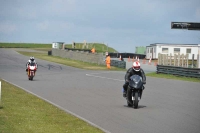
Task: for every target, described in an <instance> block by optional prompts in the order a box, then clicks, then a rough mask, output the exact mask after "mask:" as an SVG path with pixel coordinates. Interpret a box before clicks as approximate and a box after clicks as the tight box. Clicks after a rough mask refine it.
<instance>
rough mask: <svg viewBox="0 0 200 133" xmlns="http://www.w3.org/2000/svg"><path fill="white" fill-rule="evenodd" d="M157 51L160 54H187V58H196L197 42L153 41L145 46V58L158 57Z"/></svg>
mask: <svg viewBox="0 0 200 133" xmlns="http://www.w3.org/2000/svg"><path fill="white" fill-rule="evenodd" d="M158 53H161V54H168V55H170V54H172V56H174V54H178V53H180V54H184V55H185V54H188V55H189V59H192V54H194V59H195V60H196V59H197V55H198V44H166V43H154V44H150V46H146V59H150V58H151V59H158Z"/></svg>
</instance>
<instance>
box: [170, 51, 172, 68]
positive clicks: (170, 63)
mask: <svg viewBox="0 0 200 133" xmlns="http://www.w3.org/2000/svg"><path fill="white" fill-rule="evenodd" d="M171 65H172V53H170V66H171Z"/></svg>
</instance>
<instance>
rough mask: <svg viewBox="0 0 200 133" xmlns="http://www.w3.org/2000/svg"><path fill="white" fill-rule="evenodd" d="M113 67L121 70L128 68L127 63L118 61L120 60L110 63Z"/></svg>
mask: <svg viewBox="0 0 200 133" xmlns="http://www.w3.org/2000/svg"><path fill="white" fill-rule="evenodd" d="M110 65H111V66H115V67H119V68H124V69H125V68H126V62H125V61H118V60H111V61H110Z"/></svg>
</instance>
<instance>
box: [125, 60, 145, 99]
mask: <svg viewBox="0 0 200 133" xmlns="http://www.w3.org/2000/svg"><path fill="white" fill-rule="evenodd" d="M135 74H136V75H139V76H141V77H142V80H143V83H144V84H146V76H145V73H144V71H143V69H142V68H140V62H138V61H135V62H133V66H132V67H131V68H129V69H128V70H127V72H126V75H125V84H124V85H123V97H126V93H127V87H128V84H129V79H130V77H131V76H132V75H135Z"/></svg>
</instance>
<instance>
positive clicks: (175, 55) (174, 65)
mask: <svg viewBox="0 0 200 133" xmlns="http://www.w3.org/2000/svg"><path fill="white" fill-rule="evenodd" d="M174 66H176V54H174Z"/></svg>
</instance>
